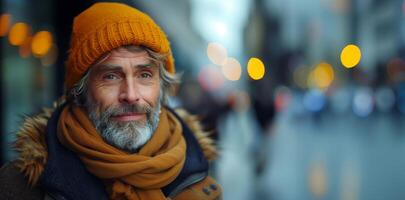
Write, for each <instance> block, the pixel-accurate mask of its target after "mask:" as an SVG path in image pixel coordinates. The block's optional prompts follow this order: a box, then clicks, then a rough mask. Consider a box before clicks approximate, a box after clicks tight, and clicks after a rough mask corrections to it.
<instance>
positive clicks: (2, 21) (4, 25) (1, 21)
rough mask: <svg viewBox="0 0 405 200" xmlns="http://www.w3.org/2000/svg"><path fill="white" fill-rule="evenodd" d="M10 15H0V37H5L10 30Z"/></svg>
mask: <svg viewBox="0 0 405 200" xmlns="http://www.w3.org/2000/svg"><path fill="white" fill-rule="evenodd" d="M10 21H11V15H9V14H2V15H1V16H0V37H2V36H5V35H7V32H8V29H9V28H10Z"/></svg>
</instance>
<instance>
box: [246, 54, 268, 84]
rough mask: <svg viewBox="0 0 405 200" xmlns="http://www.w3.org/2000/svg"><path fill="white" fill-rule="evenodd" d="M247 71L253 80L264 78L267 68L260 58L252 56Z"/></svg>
mask: <svg viewBox="0 0 405 200" xmlns="http://www.w3.org/2000/svg"><path fill="white" fill-rule="evenodd" d="M247 71H248V74H249V76H250V78H252V79H253V80H259V79H261V78H263V76H264V74H265V72H266V69H265V67H264V64H263V62H262V61H261V60H260V59H258V58H250V59H249V62H248V66H247Z"/></svg>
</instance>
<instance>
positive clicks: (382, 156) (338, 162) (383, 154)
mask: <svg viewBox="0 0 405 200" xmlns="http://www.w3.org/2000/svg"><path fill="white" fill-rule="evenodd" d="M301 100H302V99H300V97H299V95H297V94H295V95H294V98H293V101H292V102H291V104H290V106H289V107H288V109H287V110H285V111H284V112H282V113H279V115H278V116H277V118H276V119H275V122H274V127H272V128H271V130H269V134H270V136H269V137H268V141H267V142H268V143H267V145H266V146H267V148H266V152H267V153H266V155H267V162H266V166H268V168H266V170H265V171H264V172H263V174H262V175H261V176H260V177H259V178H258V180H259V185H260V191H261V192H260V194H261V195H263V196H260V198H259V199H262V198H263V199H280V200H287V199H404V198H405V191H404V190H403V186H404V185H405V171H404V168H405V159H404V157H403V154H404V152H405V131H404V130H405V118H404V116H403V115H399V114H394V113H373V114H371V115H370V116H367V117H359V116H356V115H354V114H353V113H350V112H347V113H339V114H336V113H332V112H331V111H325V112H323V113H317V115H314V114H311V113H308V112H305V111H303V110H302V108H303V106H302V101H301Z"/></svg>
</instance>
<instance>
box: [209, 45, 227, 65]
mask: <svg viewBox="0 0 405 200" xmlns="http://www.w3.org/2000/svg"><path fill="white" fill-rule="evenodd" d="M207 55H208V58H209V59H210V60H211V62H212V63H214V64H216V65H223V64H225V61H226V59H227V57H228V53H227V51H226V48H225V47H224V46H222V45H221V44H219V43H214V42H212V43H209V44H208V47H207Z"/></svg>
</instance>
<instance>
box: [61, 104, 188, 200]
mask: <svg viewBox="0 0 405 200" xmlns="http://www.w3.org/2000/svg"><path fill="white" fill-rule="evenodd" d="M58 138H59V140H60V141H61V143H62V144H63V145H64V146H66V147H68V148H69V149H71V150H73V151H75V152H76V153H77V154H78V155H79V157H80V159H81V160H82V161H83V163H84V164H85V166H86V168H87V170H88V171H89V172H91V173H92V174H94V175H95V176H97V177H98V178H100V179H102V180H104V181H105V183H107V184H106V187H107V191H108V192H109V193H110V197H111V199H129V200H146V199H153V200H155V199H156V200H159V199H166V198H165V196H164V194H163V193H162V191H161V189H160V188H162V187H164V186H166V185H167V184H169V183H170V182H172V181H173V180H174V179H175V178H176V177H177V176H178V174H179V173H180V171H181V169H182V167H183V165H184V161H185V153H186V143H185V140H184V137H183V135H182V126H181V124H180V122H179V121H178V120H177V119H176V117H175V116H173V114H172V113H170V112H169V111H167V110H166V109H164V108H162V112H161V113H160V121H159V125H158V127H157V129H156V131H155V133H154V134H153V136H152V138H151V139H150V140H149V141H148V142H147V143H146V144H145V145H144V146H143V147H142V148H141V149H140V150H139V152H138V153H135V154H129V153H127V152H124V151H122V150H119V149H117V148H115V147H113V146H111V145H109V144H107V143H106V142H104V141H103V139H102V138H101V136H100V135H99V134H98V133H97V131H96V129H95V127H94V126H93V124H92V123H91V121H90V119H89V118H88V117H87V114H86V113H85V112H84V111H83V110H82V109H81V108H80V107H77V106H74V105H68V106H66V107H65V108H64V110H63V111H62V114H61V116H60V119H59V122H58Z"/></svg>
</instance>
